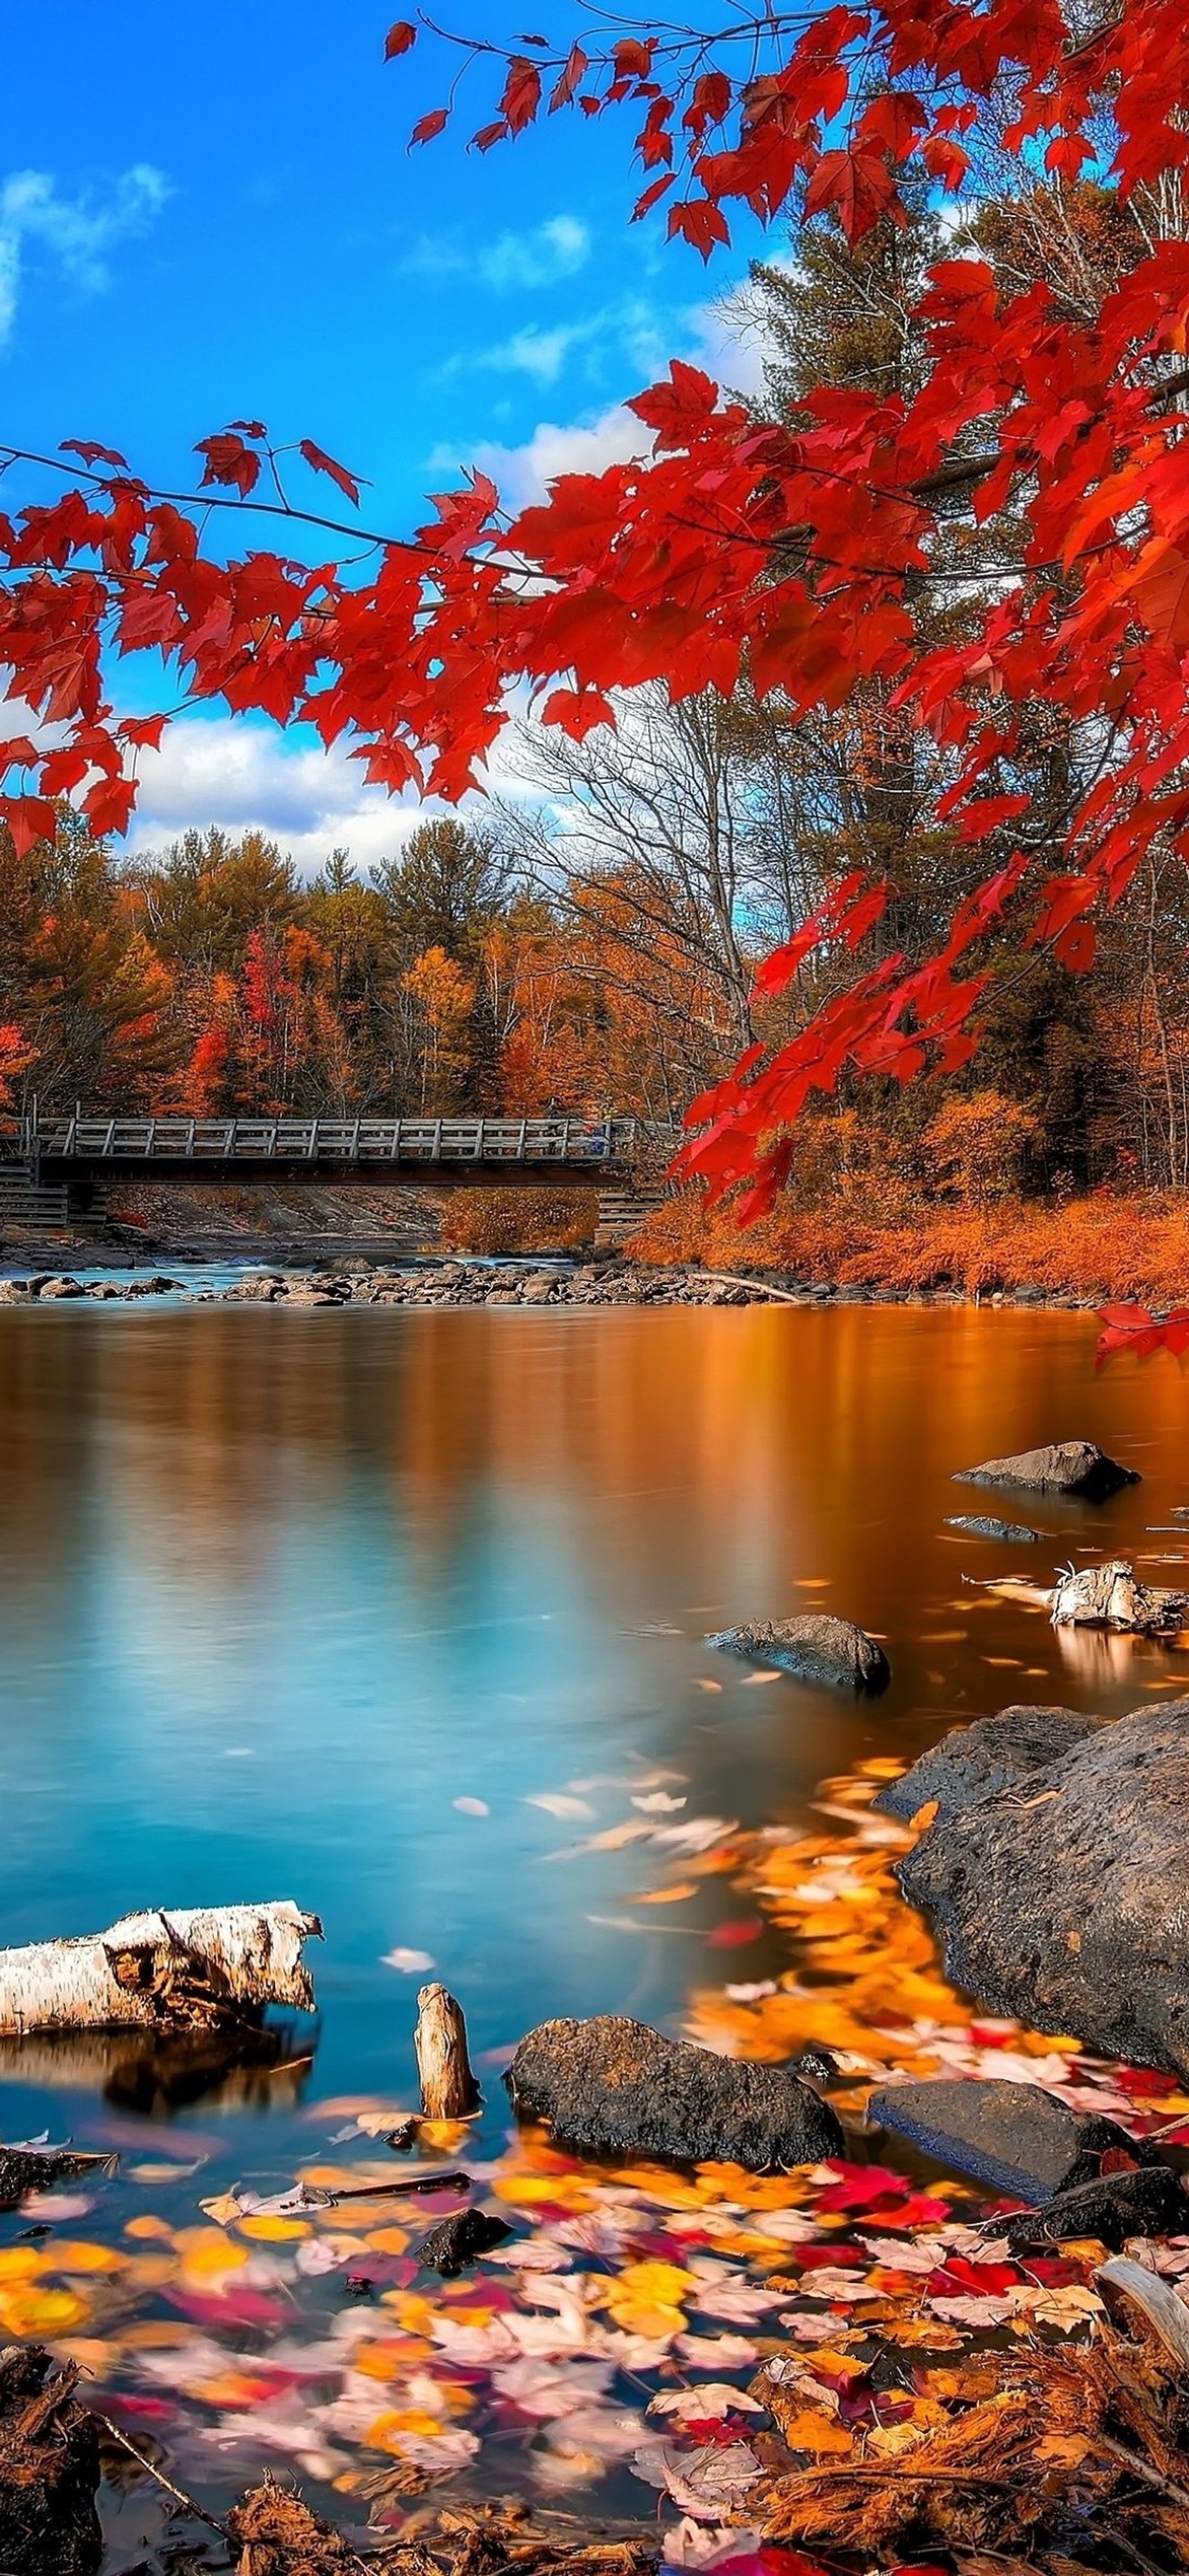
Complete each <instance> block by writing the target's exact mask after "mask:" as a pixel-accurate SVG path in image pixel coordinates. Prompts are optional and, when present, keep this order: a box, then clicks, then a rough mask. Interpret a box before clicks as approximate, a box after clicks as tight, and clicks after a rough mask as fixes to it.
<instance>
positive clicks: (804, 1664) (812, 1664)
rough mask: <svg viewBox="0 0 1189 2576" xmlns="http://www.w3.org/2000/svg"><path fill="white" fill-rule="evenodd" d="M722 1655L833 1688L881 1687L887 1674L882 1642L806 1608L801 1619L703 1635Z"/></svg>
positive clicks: (844, 1621)
mask: <svg viewBox="0 0 1189 2576" xmlns="http://www.w3.org/2000/svg"><path fill="white" fill-rule="evenodd" d="M706 1643H707V1645H708V1646H718V1647H720V1648H721V1649H722V1651H723V1652H724V1653H725V1654H728V1655H746V1656H747V1657H748V1658H749V1660H750V1661H751V1662H752V1663H759V1664H773V1665H775V1666H776V1668H777V1670H778V1671H779V1672H782V1673H793V1674H795V1675H796V1678H797V1680H798V1681H803V1682H824V1683H826V1684H827V1685H828V1686H830V1687H832V1688H834V1689H838V1690H853V1691H881V1690H886V1689H887V1686H888V1683H889V1682H890V1680H891V1678H892V1671H891V1666H890V1664H889V1662H888V1659H887V1656H886V1655H885V1653H884V1650H883V1647H882V1646H881V1645H880V1644H879V1643H878V1641H877V1640H876V1639H875V1638H874V1637H869V1636H868V1635H867V1632H866V1630H865V1629H864V1628H856V1627H855V1626H854V1624H853V1622H852V1621H851V1620H849V1619H834V1618H831V1617H830V1615H829V1614H828V1612H825V1611H809V1612H807V1613H806V1615H805V1617H804V1618H801V1619H765V1620H762V1621H757V1622H756V1624H755V1625H754V1626H750V1627H745V1628H724V1629H722V1630H721V1631H720V1633H719V1634H718V1635H717V1636H714V1637H707V1639H706Z"/></svg>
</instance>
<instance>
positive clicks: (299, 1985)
mask: <svg viewBox="0 0 1189 2576" xmlns="http://www.w3.org/2000/svg"><path fill="white" fill-rule="evenodd" d="M321 1931H322V1926H321V1924H320V1923H319V1921H318V1917H317V1915H316V1914H303V1913H302V1911H301V1909H300V1907H299V1906H296V1905H294V1904H292V1903H290V1902H289V1901H288V1900H286V1901H284V1902H282V1903H279V1904H274V1905H223V1906H217V1907H213V1908H212V1909H210V1910H209V1911H208V1912H199V1913H181V1914H166V1913H157V1914H128V1915H126V1916H125V1917H124V1920H123V1921H122V1922H121V1923H113V1924H112V1926H111V1928H110V1930H108V1931H106V1932H94V1933H90V1934H88V1935H87V1936H86V1937H85V1938H84V1939H83V1940H81V1941H39V1942H37V1943H35V1944H34V1946H33V1947H32V1948H31V1949H27V1950H0V2035H3V2036H5V2037H15V2038H20V2037H21V2036H22V2035H23V2034H24V2032H26V2031H48V2030H123V2029H128V2028H131V2029H141V2030H144V2029H148V2030H210V2029H216V2028H218V2027H219V2026H220V2025H221V2024H226V2023H228V2022H234V2021H237V2020H238V2021H245V2020H250V2019H251V2018H252V2017H253V2016H254V2015H258V2014H259V2013H260V2012H262V2011H263V2009H264V2006H265V2005H266V2004H289V2005H292V2006H294V2007H296V2009H297V2010H299V2011H301V2012H312V2011H313V2010H314V1989H313V1986H312V1984H311V1982H310V1975H309V1970H308V1969H307V1967H306V1965H305V1962H304V1959H303V1957H302V1947H303V1944H304V1943H305V1942H306V1941H308V1940H310V1939H311V1938H313V1937H315V1936H320V1935H321Z"/></svg>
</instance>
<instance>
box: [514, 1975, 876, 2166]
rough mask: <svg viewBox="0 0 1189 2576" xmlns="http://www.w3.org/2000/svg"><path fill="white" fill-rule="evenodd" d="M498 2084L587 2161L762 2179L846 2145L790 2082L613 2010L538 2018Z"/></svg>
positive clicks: (820, 2105) (780, 2073) (796, 2079)
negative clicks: (708, 2168)
mask: <svg viewBox="0 0 1189 2576" xmlns="http://www.w3.org/2000/svg"><path fill="white" fill-rule="evenodd" d="M506 2080H507V2085H508V2091H509V2093H510V2094H511V2097H512V2107H513V2110H514V2111H515V2112H516V2114H517V2117H518V2118H521V2119H529V2120H543V2121H544V2122H545V2123H546V2124H547V2126H548V2127H549V2128H550V2129H552V2131H553V2134H554V2136H555V2137H556V2138H557V2139H559V2140H560V2141H561V2142H562V2143H564V2144H565V2145H566V2146H571V2147H576V2148H578V2149H580V2150H581V2152H582V2153H583V2154H586V2155H595V2156H659V2157H662V2158H664V2159H665V2160H666V2162H669V2163H673V2164H702V2163H707V2162H710V2163H721V2164H739V2165H743V2166H745V2167H746V2169H747V2171H748V2172H749V2173H767V2172H769V2171H770V2170H771V2169H772V2168H773V2167H781V2168H785V2167H789V2166H792V2165H801V2164H815V2163H817V2162H818V2161H819V2160H820V2159H821V2158H822V2157H825V2156H831V2155H837V2154H838V2153H839V2152H840V2150H841V2148H842V2144H843V2137H842V2130H841V2128H840V2126H839V2123H838V2120H837V2118H836V2117H835V2114H834V2112H833V2111H832V2110H831V2108H830V2105H829V2103H828V2102H823V2101H822V2100H821V2098H820V2096H819V2095H818V2094H817V2093H815V2092H814V2090H813V2088H812V2086H811V2085H809V2084H806V2083H805V2082H804V2081H803V2079H802V2078H801V2077H800V2076H799V2075H792V2074H789V2073H788V2072H787V2071H786V2070H785V2069H782V2068H780V2067H777V2066H758V2065H753V2064H751V2063H749V2062H748V2061H746V2060H743V2059H739V2058H733V2057H715V2056H713V2055H712V2053H711V2051H710V2050H709V2049H707V2048H694V2047H692V2046H691V2045H690V2043H689V2042H688V2041H687V2040H679V2039H665V2038H663V2037H662V2035H661V2033H660V2032H659V2031H656V2030H650V2029H649V2027H648V2025H647V2023H646V2022H640V2021H629V2020H627V2019H625V2018H624V2017H623V2016H621V2015H620V2014H617V2013H600V2014H598V2015H596V2017H595V2019H594V2020H593V2021H547V2022H542V2023H541V2025H540V2027H539V2029H537V2030H531V2031H530V2032H529V2034H528V2037H527V2038H526V2039H522V2040H521V2043H520V2046H519V2048H518V2049H517V2051H516V2055H515V2057H514V2058H513V2060H512V2064H511V2066H510V2068H509V2070H508V2075H507V2079H506Z"/></svg>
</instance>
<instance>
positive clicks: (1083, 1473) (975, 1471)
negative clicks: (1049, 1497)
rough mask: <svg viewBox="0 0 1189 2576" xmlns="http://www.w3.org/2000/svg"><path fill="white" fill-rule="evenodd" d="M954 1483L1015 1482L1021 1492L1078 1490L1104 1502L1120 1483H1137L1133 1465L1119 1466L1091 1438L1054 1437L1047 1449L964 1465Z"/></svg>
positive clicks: (1051, 1492)
mask: <svg viewBox="0 0 1189 2576" xmlns="http://www.w3.org/2000/svg"><path fill="white" fill-rule="evenodd" d="M953 1482H954V1483H955V1484H956V1485H1015V1486H1017V1487H1018V1488H1019V1490H1020V1492H1021V1493H1029V1494H1077V1495H1080V1496H1081V1497H1082V1498H1083V1499H1084V1500H1085V1501H1086V1502H1091V1503H1101V1502H1105V1501H1106V1499H1107V1496H1108V1495H1110V1494H1117V1493H1118V1492H1119V1490H1120V1487H1121V1486H1123V1485H1138V1484H1139V1482H1140V1478H1139V1477H1138V1476H1137V1474H1136V1472H1135V1469H1134V1468H1133V1467H1120V1465H1119V1463H1118V1460H1117V1459H1115V1458H1108V1457H1107V1456H1106V1454H1105V1452H1104V1451H1103V1450H1101V1449H1096V1448H1095V1446H1094V1442H1093V1441H1092V1440H1055V1441H1053V1442H1052V1443H1051V1444H1050V1446H1049V1447H1048V1448H1047V1449H1021V1450H1020V1451H1019V1452H1018V1453H1017V1455H1016V1456H1015V1457H1012V1458H988V1459H986V1460H985V1461H984V1464H983V1465H982V1466H981V1467H963V1468H961V1469H960V1470H959V1472H958V1474H957V1475H956V1476H955V1477H954V1479H953Z"/></svg>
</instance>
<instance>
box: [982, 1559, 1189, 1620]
mask: <svg viewBox="0 0 1189 2576" xmlns="http://www.w3.org/2000/svg"><path fill="white" fill-rule="evenodd" d="M962 1581H963V1583H965V1584H967V1585H968V1586H969V1588H970V1589H971V1590H972V1591H977V1592H995V1593H998V1595H999V1597H1000V1598H1001V1599H1002V1600H1004V1601H1024V1602H1027V1604H1028V1606H1029V1608H1030V1609H1034V1610H1047V1611H1048V1614H1049V1617H1050V1619H1051V1620H1052V1623H1053V1626H1054V1628H1109V1629H1111V1630H1112V1631H1113V1633H1114V1634H1115V1635H1116V1636H1130V1637H1169V1638H1175V1637H1177V1636H1178V1635H1179V1634H1180V1632H1181V1630H1182V1629H1183V1628H1184V1627H1185V1626H1186V1623H1187V1622H1189V1592H1174V1591H1172V1590H1170V1589H1168V1588H1167V1587H1166V1586H1164V1585H1163V1584H1157V1583H1141V1581H1140V1579H1139V1576H1138V1575H1137V1574H1136V1571H1135V1567H1134V1566H1133V1565H1131V1564H1129V1563H1128V1561H1127V1559H1126V1558H1125V1557H1110V1558H1108V1559H1107V1560H1106V1561H1105V1563H1104V1564H1102V1565H1082V1566H1074V1565H1066V1566H1062V1567H1061V1568H1060V1569H1059V1571H1058V1575H1057V1580H1056V1582H1055V1583H1052V1584H1049V1585H1047V1586H1046V1585H1044V1584H1042V1583H1031V1582H1030V1581H1029V1579H1028V1577H1027V1575H1025V1574H995V1575H990V1576H987V1575H973V1574H964V1575H963V1577H962Z"/></svg>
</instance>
